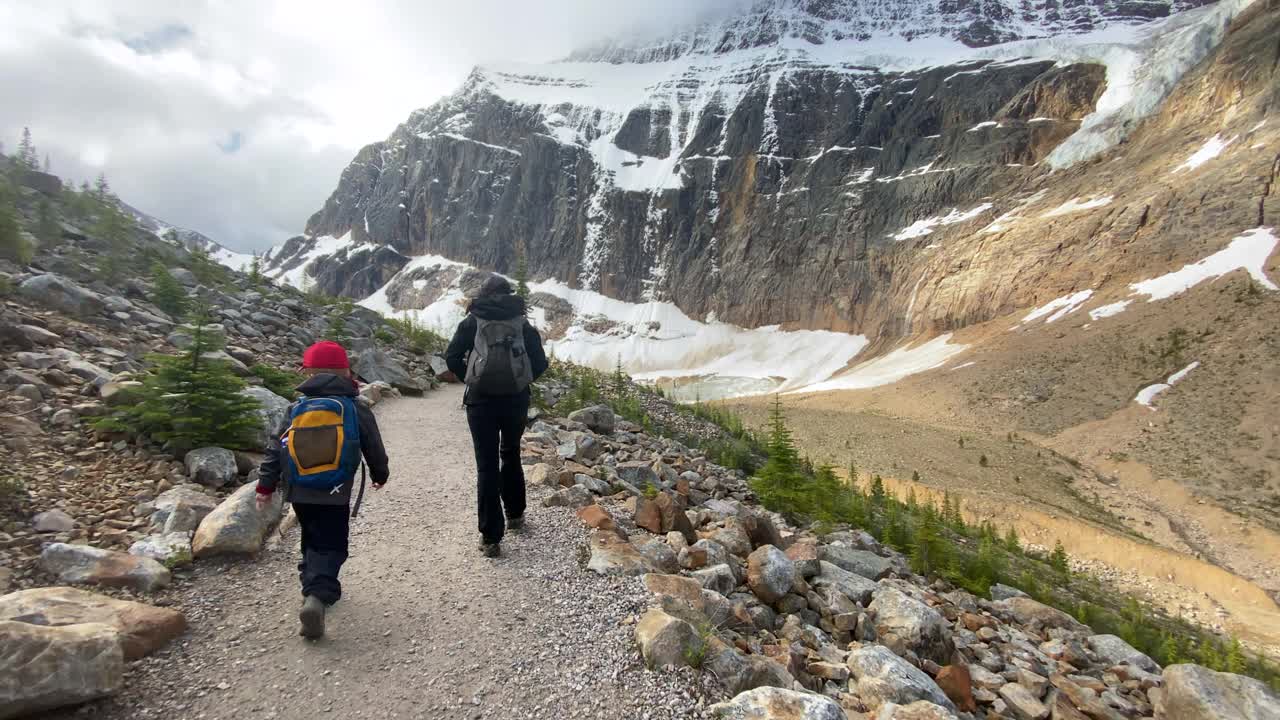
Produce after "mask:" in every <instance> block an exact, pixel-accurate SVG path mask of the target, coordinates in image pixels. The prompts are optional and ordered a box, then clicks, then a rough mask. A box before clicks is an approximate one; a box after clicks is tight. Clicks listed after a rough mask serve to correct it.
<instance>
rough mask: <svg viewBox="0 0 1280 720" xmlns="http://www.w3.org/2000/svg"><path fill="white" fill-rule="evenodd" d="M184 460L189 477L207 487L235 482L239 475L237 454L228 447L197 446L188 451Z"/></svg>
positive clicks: (217, 486)
mask: <svg viewBox="0 0 1280 720" xmlns="http://www.w3.org/2000/svg"><path fill="white" fill-rule="evenodd" d="M183 462H185V463H186V466H187V477H189V478H190V479H191V480H192V481H193V482H197V483H199V484H201V485H205V486H207V487H212V488H220V487H222V486H224V485H227V484H229V483H231V482H234V481H235V479H236V477H237V475H238V469H237V467H236V454H235V453H233V452H231V451H230V450H227V449H226V448H220V447H203V448H197V449H195V450H192V451H191V452H189V453H187V456H186V458H185V459H184V460H183Z"/></svg>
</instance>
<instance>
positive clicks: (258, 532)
mask: <svg viewBox="0 0 1280 720" xmlns="http://www.w3.org/2000/svg"><path fill="white" fill-rule="evenodd" d="M233 462H234V460H233ZM256 494H257V493H256V489H255V487H254V485H253V484H252V483H249V484H247V485H243V486H241V487H240V489H239V490H236V491H235V492H234V493H232V495H231V497H228V498H227V499H226V500H223V501H222V502H221V503H220V504H219V505H218V507H216V508H214V510H213V512H211V513H209V514H208V515H207V516H205V518H204V520H201V521H200V526H199V527H198V528H196V534H195V537H194V538H193V539H192V541H191V551H192V555H193V556H195V557H196V558H203V557H210V556H213V555H253V554H256V553H257V552H258V551H259V550H261V549H262V543H263V541H264V540H265V539H266V537H267V533H268V532H270V531H271V528H273V527H275V525H276V523H278V522H279V521H280V516H281V512H282V500H281V495H282V494H283V493H278V492H277V493H273V494H272V496H271V501H270V502H269V503H267V506H266V508H265V509H263V510H259V509H258V508H257V505H256V502H257V501H256V499H255V497H254V496H255V495H256Z"/></svg>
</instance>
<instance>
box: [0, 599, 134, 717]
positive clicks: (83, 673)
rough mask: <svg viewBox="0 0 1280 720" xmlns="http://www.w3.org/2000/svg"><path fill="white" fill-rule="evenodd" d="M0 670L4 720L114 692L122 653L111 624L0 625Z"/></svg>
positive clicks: (120, 672) (121, 675)
mask: <svg viewBox="0 0 1280 720" xmlns="http://www.w3.org/2000/svg"><path fill="white" fill-rule="evenodd" d="M0 668H4V671H3V672H0V720H9V718H16V717H23V716H26V715H33V714H35V713H38V712H43V711H45V710H52V709H54V708H59V707H64V706H66V705H75V704H77V703H82V702H87V701H89V700H95V699H97V698H101V697H106V696H108V695H111V694H113V693H115V692H116V691H118V690H119V689H120V685H121V683H123V682H124V652H123V650H121V647H120V639H119V634H118V633H117V632H116V629H115V628H114V627H112V626H111V625H106V624H103V623H86V624H83V625H68V626H64V627H44V626H42V625H32V624H30V623H25V622H13V621H0Z"/></svg>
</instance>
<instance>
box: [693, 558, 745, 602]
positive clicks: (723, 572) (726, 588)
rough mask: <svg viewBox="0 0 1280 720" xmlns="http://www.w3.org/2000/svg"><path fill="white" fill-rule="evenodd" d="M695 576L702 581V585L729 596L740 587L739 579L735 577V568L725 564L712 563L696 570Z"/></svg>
mask: <svg viewBox="0 0 1280 720" xmlns="http://www.w3.org/2000/svg"><path fill="white" fill-rule="evenodd" d="M693 577H694V579H695V580H697V581H698V582H700V583H702V587H704V588H706V589H708V590H714V591H716V592H718V593H720V594H721V595H725V596H728V595H729V594H730V593H732V592H733V591H734V589H735V588H737V587H738V579H737V578H736V577H734V574H733V568H731V567H729V566H728V565H725V564H720V565H712V566H710V567H705V568H703V569H701V570H695V571H694V572H693Z"/></svg>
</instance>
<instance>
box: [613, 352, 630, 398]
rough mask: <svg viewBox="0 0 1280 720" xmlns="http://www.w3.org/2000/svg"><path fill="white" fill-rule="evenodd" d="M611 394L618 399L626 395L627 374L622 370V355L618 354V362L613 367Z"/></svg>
mask: <svg viewBox="0 0 1280 720" xmlns="http://www.w3.org/2000/svg"><path fill="white" fill-rule="evenodd" d="M613 392H614V394H615V395H617V396H618V397H622V396H623V395H626V393H627V373H626V372H625V371H624V370H623V369H622V353H618V361H617V363H616V364H614V366H613Z"/></svg>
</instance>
